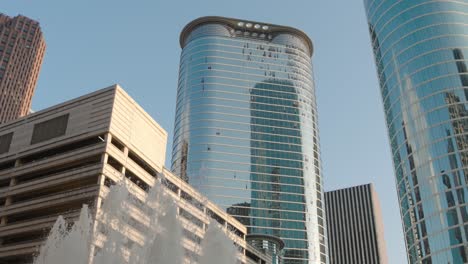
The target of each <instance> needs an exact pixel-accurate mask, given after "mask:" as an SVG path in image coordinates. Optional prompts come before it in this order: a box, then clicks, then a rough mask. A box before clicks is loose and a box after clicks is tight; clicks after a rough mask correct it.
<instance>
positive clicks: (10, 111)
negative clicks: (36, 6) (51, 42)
mask: <svg viewBox="0 0 468 264" xmlns="http://www.w3.org/2000/svg"><path fill="white" fill-rule="evenodd" d="M45 47H46V45H45V40H44V37H43V36H42V32H41V28H40V26H39V23H38V22H36V21H34V20H31V19H29V18H27V17H24V16H21V15H19V16H16V17H14V18H11V17H8V16H6V15H4V14H1V13H0V124H1V123H4V122H7V121H10V120H14V119H16V118H19V117H22V116H25V115H27V114H28V113H29V111H30V108H31V99H32V97H33V94H34V89H35V88H36V83H37V79H38V77H39V70H40V69H41V65H42V59H43V58H44V52H45Z"/></svg>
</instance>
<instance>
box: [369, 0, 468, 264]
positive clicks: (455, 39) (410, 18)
mask: <svg viewBox="0 0 468 264" xmlns="http://www.w3.org/2000/svg"><path fill="white" fill-rule="evenodd" d="M364 3H365V9H366V13H367V18H368V21H369V31H370V35H371V40H372V46H373V48H374V54H375V61H376V65H377V71H378V76H379V80H380V88H381V93H382V98H383V105H384V110H385V115H386V121H387V127H388V134H389V137H390V144H391V149H392V154H393V163H394V166H395V174H396V175H395V176H396V184H397V190H398V197H399V203H400V209H401V216H402V221H403V227H404V234H405V240H406V247H407V254H408V258H409V262H410V263H452V264H454V263H467V262H468V259H467V253H468V252H467V245H468V211H467V200H468V185H467V182H468V134H467V133H466V132H465V129H467V132H468V111H467V107H468V105H467V100H468V93H467V89H468V71H467V66H466V63H467V61H466V59H465V58H467V54H468V16H467V12H468V2H467V1H455V0H454V1H429V0H411V1H409V0H405V1H398V0H365V1H364Z"/></svg>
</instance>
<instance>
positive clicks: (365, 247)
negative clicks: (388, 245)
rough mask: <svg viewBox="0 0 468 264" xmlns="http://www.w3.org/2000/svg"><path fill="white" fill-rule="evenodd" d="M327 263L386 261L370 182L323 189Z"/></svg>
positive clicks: (378, 207)
mask: <svg viewBox="0 0 468 264" xmlns="http://www.w3.org/2000/svg"><path fill="white" fill-rule="evenodd" d="M325 207H326V212H327V231H328V253H329V255H328V256H329V258H330V264H347V263H368V264H387V263H388V260H387V253H386V249H385V238H384V229H383V222H382V215H381V211H380V205H379V200H378V197H377V193H376V192H375V190H374V186H373V185H372V184H365V185H360V186H354V187H350V188H345V189H340V190H335V191H329V192H325Z"/></svg>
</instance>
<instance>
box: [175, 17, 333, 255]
mask: <svg viewBox="0 0 468 264" xmlns="http://www.w3.org/2000/svg"><path fill="white" fill-rule="evenodd" d="M180 44H181V47H182V49H183V50H182V54H181V61H180V72H179V85H178V91H177V106H176V120H175V132H174V144H173V152H172V171H173V172H174V173H175V174H176V175H180V176H181V177H182V178H183V179H184V180H186V181H188V182H189V183H190V184H191V185H192V186H194V187H195V188H196V189H198V190H199V191H201V192H202V193H203V194H204V195H206V196H207V197H208V199H209V200H211V201H214V202H215V203H216V204H218V205H219V206H221V207H222V208H224V209H225V210H226V211H227V212H228V213H230V214H232V215H233V216H234V217H236V218H237V219H238V220H239V221H240V222H241V223H243V224H245V225H246V226H247V227H248V232H249V233H250V234H263V235H270V236H276V237H280V238H281V239H282V240H283V241H284V243H285V247H284V254H283V255H284V258H283V259H284V262H285V263H292V264H303V263H327V262H328V260H327V258H328V257H327V240H326V229H325V228H326V227H325V224H324V223H325V213H324V208H323V192H322V178H321V161H320V149H319V137H318V128H317V113H316V102H315V91H314V82H313V78H312V65H311V56H312V42H311V40H310V39H309V38H308V37H307V35H305V34H304V33H303V32H302V31H299V30H297V29H294V28H290V27H284V26H278V25H271V24H265V23H259V22H252V21H245V20H239V19H231V18H223V17H202V18H199V19H196V20H194V21H192V22H191V23H189V24H188V25H187V26H186V27H185V28H184V30H183V31H182V34H181V38H180Z"/></svg>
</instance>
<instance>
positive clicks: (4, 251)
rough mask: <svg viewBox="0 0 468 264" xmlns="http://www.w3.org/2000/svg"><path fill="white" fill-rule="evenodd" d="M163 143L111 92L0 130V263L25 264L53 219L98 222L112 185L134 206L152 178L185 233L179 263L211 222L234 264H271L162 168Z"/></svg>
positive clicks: (129, 102) (132, 106) (155, 129)
mask: <svg viewBox="0 0 468 264" xmlns="http://www.w3.org/2000/svg"><path fill="white" fill-rule="evenodd" d="M166 142H167V132H166V131H165V130H164V129H162V128H161V127H160V126H159V125H158V124H157V123H156V122H155V121H154V120H153V119H152V118H151V117H150V116H149V115H148V114H147V113H146V112H145V111H144V110H143V109H142V108H141V107H140V106H139V105H138V104H137V103H136V102H135V101H134V100H133V99H132V98H131V97H130V96H129V95H128V94H126V93H125V91H124V90H123V89H122V88H121V87H119V86H118V85H114V86H111V87H108V88H105V89H102V90H99V91H96V92H94V93H91V94H88V95H85V96H82V97H79V98H76V99H74V100H71V101H68V102H65V103H62V104H59V105H56V106H53V107H51V108H48V109H45V110H42V111H39V112H36V113H34V114H31V115H28V116H26V117H23V118H20V119H17V120H15V121H12V122H9V123H6V124H3V125H1V126H0V263H10V264H13V263H31V262H32V260H33V255H34V254H35V253H37V252H38V250H39V248H40V246H41V245H42V244H43V243H44V240H45V238H46V237H47V234H48V231H49V230H50V228H51V227H52V225H53V224H54V222H55V221H56V219H57V217H58V215H63V216H64V217H65V218H66V219H67V220H69V221H73V220H75V219H76V218H77V217H78V216H79V213H80V209H81V208H82V205H83V204H89V205H91V207H92V208H93V213H94V214H99V210H100V206H101V200H102V199H104V198H105V197H106V195H107V193H108V191H109V186H111V185H112V184H113V183H115V182H121V181H122V180H123V179H125V178H126V179H128V180H129V181H128V182H129V184H130V185H132V186H133V188H130V192H132V194H133V195H134V196H135V197H137V198H138V197H140V198H141V197H144V196H145V195H146V192H147V191H148V189H149V187H150V186H153V185H154V184H155V183H156V182H157V179H158V178H160V177H164V183H165V186H166V187H167V188H165V190H166V191H167V192H168V193H170V195H171V196H173V198H174V199H175V200H176V202H177V206H178V209H177V212H178V215H179V219H180V220H181V222H182V223H183V225H184V226H191V227H192V228H190V230H189V231H190V234H188V235H185V236H184V238H182V244H183V246H184V249H185V254H186V255H187V256H189V255H190V256H192V255H193V254H196V252H199V248H198V247H199V242H200V241H198V240H197V238H200V239H202V238H203V236H204V234H205V232H206V229H207V225H208V224H209V223H210V222H215V221H216V222H218V223H219V225H221V226H222V227H223V228H224V230H225V231H226V233H227V234H228V237H230V238H231V239H232V240H234V241H235V243H236V244H237V245H239V248H240V250H239V259H240V260H241V262H242V263H248V264H253V263H262V264H266V263H271V256H268V255H265V254H263V253H262V252H261V251H259V250H257V249H256V248H253V247H252V246H250V245H248V244H247V242H246V233H247V228H246V227H245V226H244V225H242V224H241V223H240V222H238V221H237V220H236V219H234V218H233V217H231V216H230V215H228V214H227V213H225V212H224V211H223V210H221V209H220V208H219V207H217V206H216V205H214V204H213V203H212V202H210V201H208V200H207V199H206V198H205V197H204V196H202V195H201V194H199V193H198V192H197V191H195V189H193V188H192V187H191V186H189V185H188V184H187V183H185V182H184V181H183V180H181V179H180V178H179V177H177V176H176V175H173V174H172V173H171V172H169V171H168V170H166V169H165V168H164V162H165V154H166V153H165V151H166ZM135 220H138V219H135ZM136 232H138V231H136ZM126 235H127V237H128V238H129V239H130V240H135V239H137V238H135V237H138V236H132V234H126ZM98 237H99V236H98ZM101 237H102V236H101ZM194 237H195V238H196V239H193V238H194ZM101 242H102V241H101ZM101 242H99V241H97V242H96V241H95V245H96V246H97V247H99V246H100V245H102V243H101ZM137 242H138V241H137Z"/></svg>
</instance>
